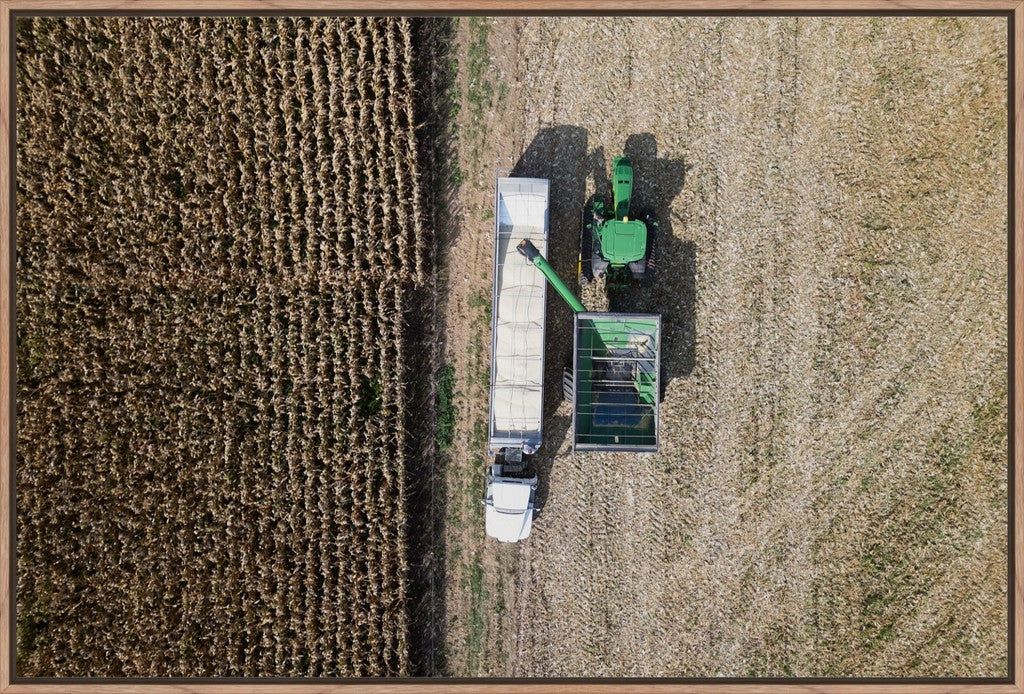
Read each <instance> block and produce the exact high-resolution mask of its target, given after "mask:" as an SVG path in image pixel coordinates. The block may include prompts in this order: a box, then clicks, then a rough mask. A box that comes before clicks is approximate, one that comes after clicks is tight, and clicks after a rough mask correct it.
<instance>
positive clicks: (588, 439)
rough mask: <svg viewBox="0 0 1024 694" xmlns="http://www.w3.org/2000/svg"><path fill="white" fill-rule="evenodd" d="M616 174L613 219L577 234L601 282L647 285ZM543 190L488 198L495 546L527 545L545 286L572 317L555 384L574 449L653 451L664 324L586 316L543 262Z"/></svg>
mask: <svg viewBox="0 0 1024 694" xmlns="http://www.w3.org/2000/svg"><path fill="white" fill-rule="evenodd" d="M615 169H616V181H615V184H614V196H615V208H616V210H617V211H618V212H617V213H616V214H615V217H614V218H612V219H611V220H602V219H601V216H600V214H598V215H597V221H591V222H590V223H589V226H587V222H586V218H584V220H585V221H584V225H585V226H584V231H585V232H586V231H590V232H592V233H593V234H594V241H595V245H598V244H599V245H600V249H599V250H596V251H594V255H593V258H594V259H595V262H594V265H597V266H598V267H600V272H601V273H602V274H603V273H608V274H611V273H612V272H615V273H617V274H619V275H626V276H632V277H633V278H635V279H637V280H643V279H647V278H648V277H649V273H648V271H649V269H650V266H649V263H648V261H649V259H650V258H651V242H652V234H648V225H649V224H651V221H650V220H645V221H644V222H639V221H638V222H631V221H630V220H629V217H628V210H629V198H630V195H631V191H632V167H631V166H629V162H628V160H626V161H625V166H622V158H619V159H616V160H615ZM548 190H549V182H548V181H546V180H544V179H532V178H499V179H498V184H497V190H496V193H495V244H494V296H493V302H494V303H493V307H494V309H493V315H492V326H491V327H492V330H493V337H492V343H491V355H492V356H491V400H490V414H489V418H490V424H489V440H488V455H489V456H491V457H493V458H494V462H493V463H492V464H491V465H490V467H489V470H488V475H487V492H486V498H485V499H484V501H483V503H484V506H485V513H484V515H485V524H486V529H487V534H488V535H489V536H491V537H494V538H497V539H498V540H501V541H503V542H517V541H519V540H522V539H525V538H527V537H528V536H529V535H530V530H531V527H532V524H533V514H534V503H535V500H536V489H537V477H536V474H535V472H534V470H533V466H532V461H531V458H532V456H533V454H534V453H535V452H536V451H537V449H538V448H540V445H541V441H542V436H541V434H542V419H543V409H544V319H545V310H544V301H545V298H546V297H545V286H546V285H545V279H546V280H547V282H549V283H550V284H551V286H552V287H554V288H555V291H557V292H558V294H559V295H560V296H561V297H562V298H563V299H564V300H565V301H566V303H568V304H569V306H570V308H572V310H573V312H574V318H573V320H574V330H573V334H574V344H573V362H572V367H571V368H567V369H566V370H565V372H564V374H563V379H562V386H563V394H564V395H565V397H566V399H567V400H569V401H570V402H571V403H572V430H573V450H574V451H623V452H655V451H657V450H658V443H659V428H658V404H659V402H658V401H659V399H660V398H659V394H660V392H661V381H660V372H661V361H660V360H661V316H659V315H655V314H638V313H597V312H588V311H587V310H586V308H585V307H584V306H583V304H582V303H581V302H580V300H579V299H578V298H576V296H575V295H574V294H573V293H572V291H570V290H569V288H568V287H567V286H566V285H565V283H564V282H563V281H562V279H561V278H560V277H559V276H558V275H557V274H556V273H555V271H554V270H553V269H552V268H551V266H550V265H549V264H548V262H547V260H546V259H545V258H544V253H545V252H546V250H547V237H548ZM620 213H621V214H620ZM608 221H611V222H613V223H611V224H608ZM652 231H653V230H652ZM627 237H628V238H627ZM612 249H616V250H615V252H614V253H612V252H611V250H612ZM581 255H582V253H581ZM599 258H600V259H601V260H602V261H604V262H605V263H606V264H604V265H603V266H602V264H601V262H599V261H598V260H597V259H599ZM582 260H583V258H581V261H582ZM531 264H532V265H534V266H535V268H536V269H534V268H531V267H530V265H531ZM582 264H583V263H581V265H582ZM588 265H589V263H588ZM627 268H628V269H627ZM537 270H540V272H537ZM581 280H583V277H581Z"/></svg>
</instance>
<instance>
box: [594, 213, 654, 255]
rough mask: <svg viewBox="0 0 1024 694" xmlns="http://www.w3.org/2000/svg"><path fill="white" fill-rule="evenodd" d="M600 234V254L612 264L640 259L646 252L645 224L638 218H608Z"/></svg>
mask: <svg viewBox="0 0 1024 694" xmlns="http://www.w3.org/2000/svg"><path fill="white" fill-rule="evenodd" d="M600 235H601V255H602V256H603V257H604V259H605V260H607V261H608V262H609V263H612V264H613V265H625V264H626V263H632V262H634V261H637V260H640V259H641V258H643V257H644V253H646V252H647V225H645V224H644V223H643V222H642V221H640V220H639V219H629V220H621V221H620V220H618V219H609V220H608V221H607V222H605V223H604V224H602V225H601V229H600Z"/></svg>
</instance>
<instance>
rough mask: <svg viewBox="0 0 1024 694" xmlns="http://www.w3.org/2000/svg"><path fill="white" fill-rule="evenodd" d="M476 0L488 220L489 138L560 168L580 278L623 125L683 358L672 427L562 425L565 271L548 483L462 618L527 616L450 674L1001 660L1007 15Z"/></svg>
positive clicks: (672, 336)
mask: <svg viewBox="0 0 1024 694" xmlns="http://www.w3.org/2000/svg"><path fill="white" fill-rule="evenodd" d="M483 21H486V22H488V24H487V26H488V27H489V28H490V32H491V35H492V36H499V37H501V36H507V35H508V34H509V30H508V28H507V27H506V25H508V24H512V25H513V27H514V29H515V32H516V34H515V35H516V36H517V37H519V40H518V41H515V42H512V41H505V42H502V41H492V42H491V43H490V46H489V50H490V51H492V52H493V53H495V54H497V57H496V58H495V59H494V60H491V61H490V63H493V64H495V65H500V66H509V67H507V71H506V72H505V73H504V74H503V75H502V77H501V83H502V84H504V83H508V84H509V85H510V87H509V89H508V98H507V101H506V102H505V103H503V104H500V105H497V102H495V105H494V106H492V107H493V108H494V109H495V111H496V112H498V113H501V114H502V119H501V123H499V124H498V129H495V130H494V131H489V132H485V133H483V134H481V135H480V141H479V142H476V143H474V146H475V147H477V148H479V149H480V150H481V151H482V152H483V153H485V154H484V155H481V156H479V157H478V160H477V161H478V163H476V164H474V160H473V159H472V158H471V157H469V156H466V157H465V158H464V161H463V162H462V166H463V167H464V168H465V169H466V170H467V174H466V178H467V180H469V181H474V180H480V181H482V182H483V183H482V184H481V185H479V186H478V189H477V190H465V189H464V195H465V200H464V205H465V206H466V209H467V210H468V211H469V215H470V218H473V217H476V216H477V214H478V210H483V209H486V208H487V207H489V206H491V205H493V202H492V199H493V188H491V184H490V180H491V179H490V175H489V169H490V167H491V163H490V162H491V161H494V160H498V161H510V162H517V161H518V162H519V164H518V165H517V166H518V169H519V171H520V172H521V173H522V175H544V176H548V177H550V178H551V179H552V202H551V212H550V219H551V233H550V239H549V259H550V261H551V263H552V265H553V266H554V267H555V269H556V270H558V271H559V272H560V273H561V274H562V275H563V277H565V278H568V277H570V276H571V275H572V274H574V272H575V263H576V257H577V252H578V238H579V237H578V230H579V226H578V225H579V207H578V205H579V204H580V203H582V202H583V201H584V200H585V199H586V196H587V195H588V194H589V193H590V192H591V191H592V190H593V189H594V187H595V185H596V184H597V182H598V181H600V180H604V181H606V180H607V175H608V173H607V172H608V167H609V166H610V163H611V158H612V157H614V156H615V155H617V154H619V153H621V152H623V151H626V152H629V151H630V149H631V145H632V150H633V154H634V157H633V163H634V166H635V175H636V181H635V186H636V187H635V190H634V193H635V196H636V198H637V200H638V201H639V203H640V204H641V205H643V204H649V205H652V206H653V207H655V208H657V210H658V213H659V218H660V221H661V226H660V228H659V230H658V246H659V250H658V254H659V255H658V279H657V281H656V282H655V283H654V286H653V287H652V288H651V289H650V290H649V291H642V292H640V291H638V292H633V293H630V294H627V295H626V296H622V297H618V299H619V301H620V303H619V304H618V305H619V306H621V307H623V308H627V309H632V310H643V311H656V312H659V313H661V314H662V320H663V331H664V343H663V345H664V347H663V352H662V368H663V374H662V375H663V378H665V379H666V380H668V381H669V382H668V385H667V388H666V394H665V398H664V401H663V403H662V408H661V413H662V421H661V424H662V431H661V436H662V439H661V452H660V453H659V454H657V455H610V454H607V455H595V454H585V453H579V454H574V453H572V451H571V448H570V446H569V436H568V432H567V429H568V419H569V408H568V407H567V406H566V405H564V404H560V403H559V402H558V401H559V396H560V393H559V389H558V387H557V384H558V383H559V378H560V376H561V369H562V366H563V365H564V364H566V363H568V362H567V359H568V355H569V354H570V351H571V345H572V336H571V325H572V321H571V317H570V316H569V315H568V312H567V311H566V310H565V308H564V307H563V305H562V302H561V300H560V299H559V298H558V297H557V296H556V295H555V294H554V293H553V292H549V294H548V296H549V303H548V307H547V308H548V311H547V316H548V332H547V341H548V344H547V351H546V360H547V361H546V363H547V365H548V372H547V374H546V382H547V385H548V388H547V396H548V398H549V402H548V412H547V419H546V421H545V441H544V446H543V448H542V449H541V451H540V455H539V457H540V464H539V469H540V474H541V483H540V489H541V491H542V494H543V497H544V498H543V512H542V513H541V515H540V517H539V518H538V519H537V522H536V524H535V525H534V530H533V534H532V535H531V537H530V538H529V540H528V541H526V542H525V543H522V544H521V545H518V546H517V549H516V552H517V553H518V556H517V557H516V564H515V567H514V569H513V570H511V571H508V572H507V573H505V574H499V573H498V572H497V571H495V572H492V573H491V574H489V575H487V576H485V578H484V581H483V582H482V588H481V589H480V591H479V593H480V595H483V596H491V595H493V596H497V597H494V598H489V601H486V602H484V603H483V604H482V605H480V606H474V607H475V612H469V611H467V615H468V616H467V617H465V618H463V619H462V620H460V621H459V622H455V623H453V627H452V628H450V629H449V633H448V639H449V642H450V648H451V650H452V651H453V652H456V653H460V654H461V653H462V652H465V651H469V650H470V648H469V645H471V644H473V643H474V623H473V620H472V615H473V614H476V613H479V614H484V615H492V614H498V607H499V606H500V605H502V604H508V605H512V606H513V607H512V608H511V609H509V610H507V612H506V616H505V617H504V619H498V618H495V619H492V620H491V621H490V622H488V629H489V630H490V631H491V633H490V634H488V636H487V638H486V639H477V640H482V641H483V642H484V643H487V644H492V643H511V644H512V645H511V646H510V647H508V648H506V649H504V650H501V651H498V652H495V653H493V655H492V654H486V658H485V659H482V660H480V661H471V660H470V659H468V658H465V659H456V658H452V659H450V662H451V663H453V664H455V665H457V666H458V667H460V668H461V669H454V672H453V674H476V672H484V673H487V674H491V675H498V676H502V675H506V676H507V675H512V676H548V677H551V676H560V677H563V676H564V677H573V676H582V675H585V676H590V677H599V676H613V677H622V676H652V677H658V676H695V677H709V676H737V677H785V676H807V677H822V676H832V677H871V676H875V677H908V676H916V677H1005V676H1006V673H1007V638H1006V637H1007V610H1006V607H1007V488H1006V480H1007V388H1006V386H1007V251H1008V249H1007V219H1006V210H1007V193H1008V191H1007V172H1006V162H1007V111H1006V104H1007V100H1006V93H1007V92H1006V88H1007V50H1006V49H1007V28H1008V27H1007V21H1006V19H1005V18H1003V17H977V16H972V17H673V18H660V17H658V18H655V17H650V18H647V17H643V18H642V17H618V18H594V17H571V18H556V17H531V18H525V19H516V18H504V17H502V18H497V19H493V20H483ZM506 122H507V125H505V123H506ZM492 133H493V134H492ZM524 153H525V154H524ZM684 173H685V177H684V175H683V174H684ZM467 227H469V228H471V229H472V233H474V234H479V236H478V238H479V239H481V241H480V245H481V246H482V247H484V248H487V246H486V244H487V242H488V241H489V238H490V234H492V233H493V227H492V226H490V223H489V222H483V223H475V224H472V226H470V225H469V224H467ZM466 233H467V235H468V233H469V231H468V230H467V232H466ZM464 244H465V245H467V246H469V243H468V241H467V242H464ZM488 281H489V278H487V277H484V278H481V280H480V284H481V285H482V286H484V287H487V286H488V284H487V283H488ZM614 298H616V297H614V296H613V299H614ZM552 385H554V386H555V387H552ZM468 407H469V406H468V405H467V409H468ZM470 547H471V548H472V549H474V550H476V551H477V554H476V555H475V559H476V560H477V561H478V562H479V563H480V564H481V565H484V566H487V565H489V563H497V558H500V557H502V553H504V552H505V550H506V548H504V547H501V548H499V547H495V546H494V545H493V543H492V544H491V545H485V544H483V543H482V542H481V543H479V546H477V545H471V546H470ZM466 554H469V551H468V550H466ZM502 586H505V590H504V592H502ZM509 586H514V589H510V588H508V587H509ZM464 593H465V590H464V589H463V590H462V593H459V585H458V584H455V585H454V588H453V590H452V594H453V595H459V594H464ZM449 604H452V601H450V603H449ZM463 663H466V664H465V665H463ZM474 668H475V671H474Z"/></svg>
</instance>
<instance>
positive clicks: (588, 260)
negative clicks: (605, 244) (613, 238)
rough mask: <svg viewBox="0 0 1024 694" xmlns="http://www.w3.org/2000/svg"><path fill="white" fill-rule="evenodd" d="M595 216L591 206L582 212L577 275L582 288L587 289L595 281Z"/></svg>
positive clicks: (585, 207)
mask: <svg viewBox="0 0 1024 694" xmlns="http://www.w3.org/2000/svg"><path fill="white" fill-rule="evenodd" d="M593 253H594V214H593V211H592V210H591V209H590V207H589V206H584V207H583V209H582V210H581V211H580V256H579V263H578V265H577V266H576V275H577V279H579V282H580V286H581V287H586V286H587V285H588V284H590V283H591V282H593V281H594V262H593V258H592V255H593Z"/></svg>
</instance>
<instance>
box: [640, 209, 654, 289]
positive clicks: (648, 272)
mask: <svg viewBox="0 0 1024 694" xmlns="http://www.w3.org/2000/svg"><path fill="white" fill-rule="evenodd" d="M643 220H644V224H646V225H647V252H646V253H644V276H643V279H642V280H641V284H642V285H643V286H644V287H650V286H651V285H653V284H654V271H655V269H656V267H657V249H658V245H657V241H658V222H657V220H655V218H654V215H651V214H648V215H644V217H643Z"/></svg>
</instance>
